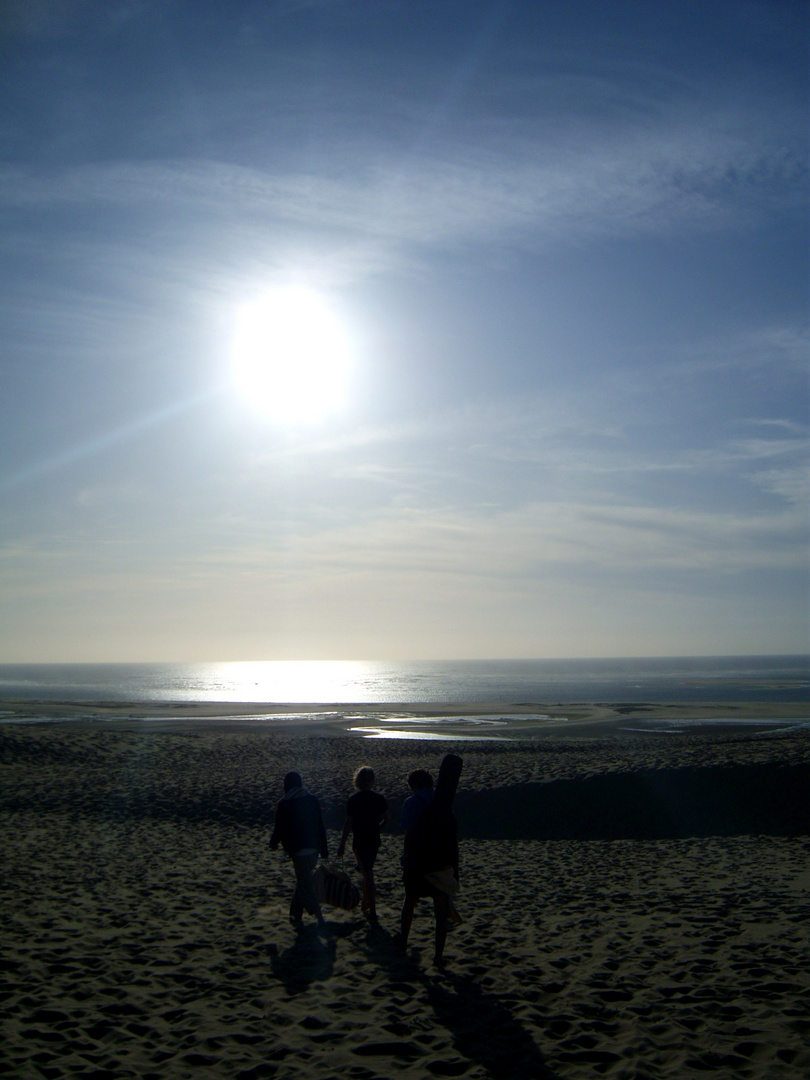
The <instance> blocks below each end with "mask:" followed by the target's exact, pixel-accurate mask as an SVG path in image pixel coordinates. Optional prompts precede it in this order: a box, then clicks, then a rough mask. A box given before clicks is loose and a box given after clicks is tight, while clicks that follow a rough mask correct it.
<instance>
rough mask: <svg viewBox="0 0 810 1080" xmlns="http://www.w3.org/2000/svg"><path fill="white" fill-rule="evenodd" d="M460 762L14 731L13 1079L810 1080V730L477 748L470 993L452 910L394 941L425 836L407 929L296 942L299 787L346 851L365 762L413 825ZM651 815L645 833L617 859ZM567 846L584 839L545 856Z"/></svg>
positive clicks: (306, 743)
mask: <svg viewBox="0 0 810 1080" xmlns="http://www.w3.org/2000/svg"><path fill="white" fill-rule="evenodd" d="M444 749H445V747H444V746H441V747H439V746H437V745H436V744H433V743H414V742H409V743H396V742H363V741H361V740H357V739H353V738H346V737H344V736H340V737H334V738H330V737H323V736H322V737H315V738H313V737H307V736H304V735H303V734H302V733H301V732H300V731H299V733H298V734H295V733H287V734H280V733H278V732H275V731H270V730H268V729H263V730H256V729H255V728H253V727H251V726H250V725H247V726H242V725H237V727H236V728H230V729H228V730H226V731H222V730H220V729H211V728H209V727H207V726H205V725H202V726H195V725H194V724H189V725H188V726H186V727H182V728H180V729H174V730H166V729H161V728H160V727H158V726H156V725H131V726H129V727H127V728H126V729H120V728H118V726H117V725H109V724H108V725H96V726H93V725H86V724H85V725H74V724H60V725H36V726H25V727H23V726H7V727H4V728H3V729H0V780H1V781H2V783H1V785H0V792H1V794H0V810H1V811H2V814H3V825H4V829H3V833H4V841H5V842H4V847H3V856H2V857H3V875H2V885H1V886H0V888H1V889H2V892H1V893H0V896H1V897H2V929H1V930H0V936H1V938H2V955H1V956H0V976H2V990H1V992H2V995H3V1009H2V1037H3V1061H2V1064H0V1074H5V1075H8V1076H12V1077H46V1078H50V1077H54V1078H55V1077H74V1076H75V1077H95V1078H99V1080H101V1078H104V1077H109V1078H116V1080H117V1078H119V1077H128V1076H131V1077H147V1078H150V1077H153V1078H164V1077H165V1078H170V1077H171V1078H174V1077H178V1078H179V1077H195V1076H206V1077H223V1078H224V1077H229V1078H230V1077H237V1078H239V1080H247V1078H253V1077H256V1078H258V1077H270V1076H277V1077H285V1078H286V1077H301V1078H304V1077H307V1078H309V1077H313V1078H327V1077H334V1076H341V1077H343V1076H346V1077H353V1078H357V1080H363V1078H369V1080H370V1078H373V1077H392V1076H403V1077H414V1078H415V1077H431V1076H465V1077H471V1078H483V1077H504V1078H506V1077H509V1078H512V1077H516V1078H518V1080H521V1078H529V1077H533V1078H534V1077H544V1076H546V1077H559V1078H561V1080H568V1078H571V1080H574V1078H577V1080H579V1078H584V1077H592V1076H594V1075H600V1076H609V1077H617V1078H618V1077H622V1078H636V1080H643V1078H658V1077H668V1078H669V1077H671V1078H673V1080H676V1078H677V1080H680V1078H682V1077H690V1076H694V1077H697V1076H706V1075H707V1074H708V1075H714V1076H716V1077H718V1078H720V1077H722V1078H727V1077H751V1078H762V1080H770V1078H772V1077H786V1078H791V1080H798V1078H799V1077H802V1078H803V1077H805V1076H806V1075H808V1072H810V1049H808V1038H809V1037H810V974H809V973H808V972H809V971H810V965H808V952H807V925H808V918H809V917H810V828H808V827H807V820H808V819H807V805H808V802H807V800H808V794H807V793H808V790H810V788H809V787H808V785H807V783H806V780H807V769H808V765H809V764H810V737H808V734H807V733H806V732H795V733H788V734H783V735H773V736H765V737H761V736H758V737H746V736H744V735H740V736H727V737H718V736H714V735H711V736H699V735H694V736H693V735H687V736H679V737H678V738H677V740H674V739H670V738H666V739H664V740H661V739H660V738H659V739H656V738H647V737H642V736H639V737H637V738H630V739H602V740H600V739H590V740H587V739H586V740H575V739H570V740H557V741H554V742H553V744H552V743H548V742H546V743H542V742H541V743H534V742H533V743H520V744H487V745H483V744H482V745H480V746H478V747H476V746H473V744H466V745H463V746H462V747H461V753H462V755H463V756H464V758H465V768H464V773H463V777H462V789H461V791H460V793H459V797H458V804H457V813H458V817H459V822H460V829H461V834H462V894H461V896H460V899H459V906H460V908H461V911H462V914H463V915H464V918H465V921H464V923H463V924H462V925H461V926H459V927H458V928H457V929H456V930H455V931H454V932H453V934H452V935H451V937H450V940H449V941H448V946H447V960H448V966H447V969H446V970H443V971H438V970H436V969H435V968H433V967H431V966H430V956H431V953H432V941H431V931H432V927H431V919H430V914H429V907H428V905H427V904H426V903H425V904H423V905H422V906H421V907H420V909H419V910H418V914H417V920H416V922H415V924H414V930H413V933H412V941H411V948H409V950H408V952H407V953H405V954H403V953H401V952H400V951H399V950H398V949H397V947H396V945H395V943H394V941H393V933H394V931H395V930H396V922H397V917H398V911H399V905H400V902H401V887H400V884H399V876H398V858H399V853H400V847H401V838H400V837H399V836H398V835H389V836H386V837H385V839H384V843H383V848H382V850H381V855H380V862H379V875H378V876H379V888H380V897H379V903H378V909H379V912H380V917H381V924H382V925H381V929H380V930H373V929H371V928H369V927H368V926H367V925H366V924H365V923H364V922H363V920H362V919H361V918H360V917H359V916H358V915H357V914H355V913H351V912H337V911H331V910H330V911H329V912H328V928H327V933H325V934H321V935H318V934H317V933H316V932H315V929H314V927H312V928H309V927H308V928H307V929H305V930H304V932H303V933H302V934H299V935H296V934H295V933H294V931H293V928H292V927H291V926H290V925H289V923H288V922H287V918H286V915H287V904H288V900H289V894H290V890H291V883H292V875H291V872H290V870H289V866H288V864H287V862H286V861H285V860H284V859H283V858H282V857H281V856H280V855H279V854H274V853H271V852H270V851H269V850H268V848H267V839H268V836H269V832H268V829H267V825H268V824H269V822H270V820H271V811H272V806H273V804H274V802H275V800H276V798H277V797H278V794H279V790H280V781H281V776H282V774H283V772H284V770H285V769H286V768H288V767H299V768H300V769H301V770H302V772H303V773H304V774H305V778H306V780H307V783H308V785H309V786H310V787H311V789H312V790H314V791H315V792H316V793H317V794H318V795H319V796H320V797H321V799H322V801H323V804H324V807H325V809H326V811H327V819H328V821H329V823H330V843H331V845H332V847H333V848H334V847H335V846H336V842H337V834H336V832H335V831H334V830H335V829H336V828H337V827H338V826H339V825H340V824H341V822H342V817H341V814H342V806H343V803H344V801H345V798H346V797H347V795H348V794H349V792H350V789H349V778H350V776H351V772H352V770H353V768H354V767H355V766H356V765H357V764H359V763H361V762H369V763H370V764H372V765H373V766H374V767H375V769H376V771H377V774H378V786H379V787H380V789H381V790H383V791H385V792H386V793H388V794H390V796H391V802H392V804H393V805H394V806H395V808H396V806H397V804H398V803H400V802H401V800H402V798H403V797H404V795H405V794H406V792H405V790H404V777H405V775H406V774H407V771H408V769H409V768H411V767H413V766H415V765H416V764H424V763H425V762H427V763H428V764H429V765H430V764H432V765H434V766H435V765H437V764H438V761H439V759H440V756H441V752H442V751H443V750H444ZM791 784H792V785H793V787H791V786H790V785H791ZM651 785H652V787H653V788H654V790H655V791H657V793H658V797H659V811H658V812H657V813H658V816H656V812H653V811H650V812H649V813H646V814H645V813H644V807H645V806H647V805H648V804H647V803H645V801H644V798H645V793H649V792H650V790H651ZM746 792H747V793H748V797H745V793H746ZM741 793H742V794H741ZM751 793H754V795H755V796H756V797H753V796H751ZM633 800H635V802H634V801H633ZM701 800H702V801H701ZM684 803H686V804H687V805H686V806H685V807H684V806H683V804H684ZM649 805H650V806H652V805H653V803H650V804H649ZM577 806H579V808H580V809H579V811H578V812H579V814H580V817H579V818H577V814H576V812H575V811H576V808H577ZM622 806H624V807H625V810H624V814H625V817H624V820H625V821H626V822H629V825H628V826H627V827H626V829H625V831H627V830H628V829H629V830H630V831H631V835H630V836H626V837H623V838H609V837H608V836H602V837H596V836H594V835H593V828H594V823H598V822H599V821H601V820H605V819H606V818H608V817H610V815H611V814H615V813H616V812H617V811H618V810H619V809H620V808H621V807H622ZM661 806H669V807H678V806H681V810H679V811H678V812H677V813H676V812H675V811H674V810H670V812H669V815H668V816H667V815H666V814H664V815H663V816H662V814H661V812H660V807H661ZM774 806H776V807H777V810H776V811H774V810H773V807H774ZM549 807H551V808H552V809H553V810H554V813H551V811H550V809H549ZM769 814H770V815H771V817H770V819H769V818H768V815H769ZM718 815H720V819H721V820H720V825H722V824H723V822H725V827H724V828H720V827H719V826H718V825H717V821H718ZM723 815H725V817H723ZM746 815H747V816H746ZM555 820H556V821H557V822H558V825H557V826H555V828H557V831H559V828H560V827H562V825H564V824H565V823H566V822H568V825H567V826H566V827H568V828H571V830H572V831H573V832H574V833H577V835H572V836H566V837H559V838H554V839H542V838H541V837H542V836H544V835H547V834H548V833H549V831H550V829H549V826H548V822H549V821H551V822H552V823H553V822H554V821H555ZM572 821H573V822H574V826H573V827H572V826H571V822H572ZM672 821H675V822H676V824H677V827H678V829H679V830H680V831H678V832H677V833H676V835H671V833H672V827H671V822H672ZM544 822H545V823H546V825H545V826H543V823H544ZM560 823H561V824H560ZM668 823H669V824H668ZM544 829H545V833H544V831H543V830H544ZM668 829H669V832H667V830H668ZM589 830H590V831H589ZM609 831H610V830H608V832H609ZM615 831H616V830H615V829H614V832H615ZM620 831H621V830H620Z"/></svg>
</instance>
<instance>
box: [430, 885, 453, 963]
mask: <svg viewBox="0 0 810 1080" xmlns="http://www.w3.org/2000/svg"><path fill="white" fill-rule="evenodd" d="M433 914H434V915H435V917H436V949H435V952H434V953H433V963H434V964H437V965H438V964H441V962H442V955H443V953H444V943H445V941H446V940H447V920H448V918H449V916H450V897H449V896H448V895H447V894H446V893H439V895H438V896H434V897H433Z"/></svg>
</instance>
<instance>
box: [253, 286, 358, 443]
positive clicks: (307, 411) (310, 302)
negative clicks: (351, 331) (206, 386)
mask: <svg viewBox="0 0 810 1080" xmlns="http://www.w3.org/2000/svg"><path fill="white" fill-rule="evenodd" d="M350 369H351V349H350V346H349V340H348V338H347V336H346V331H345V329H344V328H343V326H342V325H341V323H340V320H339V319H338V318H337V316H336V315H335V314H334V312H333V311H332V310H331V309H330V307H329V306H328V305H327V304H326V302H325V301H324V299H323V298H322V297H320V296H319V295H318V294H317V293H314V292H310V291H309V290H307V289H300V288H285V289H274V290H272V291H271V292H268V293H266V294H264V295H263V296H262V297H260V298H259V299H257V300H254V301H253V302H251V303H249V304H246V305H245V306H244V307H243V308H242V310H241V311H240V313H239V317H238V321H237V326H236V334H235V337H234V342H233V377H234V380H235V382H236V384H237V386H238V387H239V388H240V390H241V391H242V392H243V393H244V394H245V396H246V397H247V398H248V400H249V401H250V402H251V403H252V404H254V405H255V406H256V407H257V408H259V409H261V411H262V412H264V413H266V414H268V415H269V416H271V417H272V418H273V419H275V420H280V421H285V422H294V423H298V422H303V421H308V420H317V419H319V418H320V417H322V416H324V415H325V414H326V413H329V412H333V411H334V410H336V409H339V408H340V407H341V406H342V405H343V404H344V403H345V400H346V391H347V386H348V378H349V372H350Z"/></svg>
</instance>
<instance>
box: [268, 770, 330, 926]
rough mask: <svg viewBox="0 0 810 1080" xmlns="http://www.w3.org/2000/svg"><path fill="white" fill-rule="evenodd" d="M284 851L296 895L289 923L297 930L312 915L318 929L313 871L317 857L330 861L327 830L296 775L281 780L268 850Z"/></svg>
mask: <svg viewBox="0 0 810 1080" xmlns="http://www.w3.org/2000/svg"><path fill="white" fill-rule="evenodd" d="M279 844H281V846H282V847H283V848H284V850H285V851H286V853H287V854H288V855H289V856H290V859H291V860H292V864H293V869H294V870H295V891H294V892H293V895H292V900H291V901H290V922H291V923H292V924H293V926H295V927H297V928H299V927H300V926H301V925H302V922H303V915H304V910H305V909H306V911H307V912H309V914H310V915H314V916H315V918H316V919H317V920H318V926H323V925H324V920H323V915H322V914H321V905H320V904H319V903H318V898H317V896H316V895H315V887H314V884H313V881H312V871H313V870H314V869H315V867H316V866H317V863H318V855H322V856H323V858H324V859H328V858H329V848H328V846H327V842H326V830H325V829H324V827H323V818H322V817H321V807H320V804H319V803H318V800H317V799H316V798H315V796H314V795H310V793H309V792H308V791H307V790H306V788H305V787H304V782H303V780H302V779H301V777H300V775H299V774H298V773H297V772H288V773H287V775H286V776H285V777H284V798H283V799H282V800H281V802H280V803H279V804H278V806H277V807H276V821H275V825H274V827H273V835H272V836H271V837H270V847H271V849H272V850H273V851H277V850H278V846H279Z"/></svg>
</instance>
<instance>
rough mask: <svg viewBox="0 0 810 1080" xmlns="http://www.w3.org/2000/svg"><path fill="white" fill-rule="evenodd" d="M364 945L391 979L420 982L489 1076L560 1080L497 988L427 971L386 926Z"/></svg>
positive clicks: (449, 1071)
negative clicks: (484, 987) (494, 991)
mask: <svg viewBox="0 0 810 1080" xmlns="http://www.w3.org/2000/svg"><path fill="white" fill-rule="evenodd" d="M363 948H364V949H365V951H366V953H367V955H368V956H369V959H370V960H372V961H373V962H375V963H377V964H379V965H380V966H382V967H384V968H385V970H386V971H387V973H388V975H389V977H390V979H391V981H392V982H394V983H402V982H406V983H411V984H414V983H415V984H417V985H419V986H421V987H422V989H423V990H424V992H425V997H426V999H427V1001H428V1003H429V1004H430V1006H431V1007H432V1009H433V1011H434V1013H435V1015H436V1019H437V1020H438V1021H439V1023H440V1024H441V1025H442V1026H443V1027H445V1028H446V1029H447V1030H448V1031H449V1032H450V1034H451V1035H452V1037H453V1047H454V1048H455V1050H456V1051H457V1053H458V1054H459V1056H460V1057H462V1058H464V1059H465V1060H466V1061H472V1062H476V1063H477V1064H479V1065H481V1066H482V1067H483V1068H484V1069H485V1070H486V1072H487V1075H488V1076H490V1077H492V1080H560V1078H559V1077H558V1076H557V1074H556V1073H553V1072H552V1071H551V1070H550V1069H549V1068H548V1067H547V1066H546V1064H545V1062H544V1061H543V1055H542V1053H541V1052H540V1048H539V1047H538V1045H537V1043H536V1042H535V1041H534V1039H533V1038H532V1035H531V1034H530V1032H529V1031H528V1030H527V1029H526V1028H525V1027H524V1026H523V1024H522V1023H521V1022H520V1020H518V1019H517V1017H515V1016H513V1015H512V1013H511V1012H510V1010H509V1007H508V1005H507V1004H506V1003H505V1002H504V1001H503V1000H502V999H501V998H499V997H498V996H497V995H496V994H486V993H484V992H483V990H482V989H481V987H480V985H479V984H477V983H476V982H475V980H474V979H473V978H472V977H471V976H468V975H467V976H462V975H455V974H453V973H452V972H448V971H446V970H444V971H442V973H441V974H440V975H438V976H431V975H429V974H428V973H427V972H426V971H424V970H423V969H422V968H421V967H420V966H419V965H418V964H417V963H415V962H414V961H413V960H411V959H410V958H409V957H408V956H407V954H406V953H404V952H403V951H402V949H401V948H400V947H399V945H398V944H397V943H396V941H395V939H394V938H393V937H392V936H391V934H389V933H388V932H387V931H385V930H382V929H378V930H375V931H371V932H369V934H368V935H367V937H366V940H365V943H364V946H363ZM428 1068H429V1071H430V1072H431V1073H433V1074H434V1075H437V1076H442V1075H445V1076H450V1075H456V1069H455V1068H454V1065H453V1063H448V1064H447V1065H446V1066H444V1067H442V1065H441V1063H439V1062H436V1063H435V1064H434V1065H433V1067H430V1066H428Z"/></svg>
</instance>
